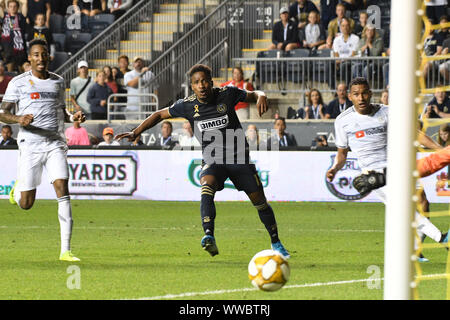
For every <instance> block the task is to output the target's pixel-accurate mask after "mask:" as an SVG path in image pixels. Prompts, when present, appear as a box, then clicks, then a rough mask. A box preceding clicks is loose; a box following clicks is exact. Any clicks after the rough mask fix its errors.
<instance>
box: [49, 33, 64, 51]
mask: <svg viewBox="0 0 450 320" xmlns="http://www.w3.org/2000/svg"><path fill="white" fill-rule="evenodd" d="M52 36H53V42H54V43H55V47H56V51H64V49H65V48H66V35H65V34H64V33H54V34H53V35H52Z"/></svg>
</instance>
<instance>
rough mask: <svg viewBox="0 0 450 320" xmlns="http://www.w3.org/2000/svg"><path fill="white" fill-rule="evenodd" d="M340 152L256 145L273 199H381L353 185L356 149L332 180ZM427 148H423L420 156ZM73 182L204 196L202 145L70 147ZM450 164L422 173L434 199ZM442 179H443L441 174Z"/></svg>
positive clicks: (10, 179)
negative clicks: (188, 147)
mask: <svg viewBox="0 0 450 320" xmlns="http://www.w3.org/2000/svg"><path fill="white" fill-rule="evenodd" d="M335 154H336V153H335V152H325V151H323V152H311V151H304V152H303V151H282V152H267V151H252V153H251V157H252V159H253V161H254V162H255V165H256V168H257V170H258V173H259V175H260V177H261V181H262V183H263V185H264V187H265V192H266V196H267V198H268V199H269V201H349V200H350V201H359V202H377V201H378V199H377V198H376V196H375V195H373V194H369V195H368V196H366V197H363V198H361V196H360V195H359V194H358V193H357V192H356V190H355V189H354V188H353V187H352V184H351V183H352V179H353V178H354V177H355V176H356V175H357V174H359V172H360V169H359V166H358V164H357V161H356V159H355V156H354V155H353V154H352V153H349V156H348V161H347V165H346V166H345V168H343V170H341V171H340V172H339V173H338V174H337V176H336V178H335V180H334V181H333V183H327V181H326V179H325V172H326V170H327V169H328V168H329V167H330V166H331V165H332V162H333V160H334V156H335ZM425 155H426V154H422V153H421V154H419V156H420V157H422V156H425ZM17 156H18V151H17V150H4V151H2V157H1V158H0V167H1V168H2V169H1V171H0V198H1V199H7V198H8V193H9V190H10V189H11V188H12V186H13V185H14V181H15V178H16V170H17V165H16V163H17ZM68 161H69V173H70V182H69V188H70V192H71V194H72V198H73V199H135V200H172V201H199V200H200V184H199V173H200V167H201V151H160V150H100V149H90V150H69V153H68ZM447 170H448V169H447V168H445V169H443V170H441V171H440V172H438V173H435V174H433V175H432V176H430V177H427V178H424V179H422V183H423V184H424V187H425V191H426V192H427V196H428V199H429V200H430V202H443V203H446V202H448V196H449V195H450V191H448V189H449V188H448V185H446V183H445V182H444V185H443V186H442V185H441V188H440V189H439V192H437V191H436V190H437V189H436V185H437V183H440V181H441V180H444V177H445V181H446V180H447V176H446V175H447V174H448V172H447ZM440 179H441V180H440ZM37 198H38V199H54V198H55V195H54V190H53V188H52V186H51V184H50V183H49V181H48V179H47V176H46V172H45V170H44V174H43V177H42V184H41V186H40V187H39V188H38V189H37ZM216 199H217V200H219V201H225V200H235V201H242V200H247V197H246V195H245V193H243V192H236V190H235V189H234V187H233V185H232V184H231V182H229V181H227V182H226V184H225V189H224V190H223V191H221V192H218V193H217V194H216Z"/></svg>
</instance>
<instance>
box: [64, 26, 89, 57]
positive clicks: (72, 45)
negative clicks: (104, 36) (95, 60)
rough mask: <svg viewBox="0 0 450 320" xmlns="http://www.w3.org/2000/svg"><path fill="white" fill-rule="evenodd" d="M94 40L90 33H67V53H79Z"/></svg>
mask: <svg viewBox="0 0 450 320" xmlns="http://www.w3.org/2000/svg"><path fill="white" fill-rule="evenodd" d="M91 40H92V35H91V34H90V33H83V32H77V31H66V50H65V51H66V52H69V53H71V54H75V53H77V52H78V51H79V50H80V49H81V48H83V47H84V46H85V45H86V44H88V43H89V41H91Z"/></svg>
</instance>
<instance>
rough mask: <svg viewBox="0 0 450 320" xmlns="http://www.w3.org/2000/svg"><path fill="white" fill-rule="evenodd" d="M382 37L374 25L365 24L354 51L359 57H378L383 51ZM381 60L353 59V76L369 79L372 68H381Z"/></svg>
mask: <svg viewBox="0 0 450 320" xmlns="http://www.w3.org/2000/svg"><path fill="white" fill-rule="evenodd" d="M383 46H384V43H383V39H382V38H381V37H380V35H379V34H378V33H377V32H376V30H375V26H374V25H372V24H367V26H366V28H365V29H364V34H363V37H362V38H361V39H360V40H359V42H358V45H357V48H356V51H357V52H358V56H360V57H379V56H381V53H382V52H383V49H384V48H383ZM380 62H381V61H354V62H353V65H352V75H353V78H356V77H364V78H367V79H369V78H370V76H371V75H372V72H373V71H374V70H381V64H380Z"/></svg>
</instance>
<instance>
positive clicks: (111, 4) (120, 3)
mask: <svg viewBox="0 0 450 320" xmlns="http://www.w3.org/2000/svg"><path fill="white" fill-rule="evenodd" d="M132 5H133V0H108V11H109V13H111V14H113V15H114V17H115V19H116V20H117V19H119V18H120V17H121V16H122V15H123V14H124V13H125V12H126V11H127V10H128V9H130V8H131V6H132Z"/></svg>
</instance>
